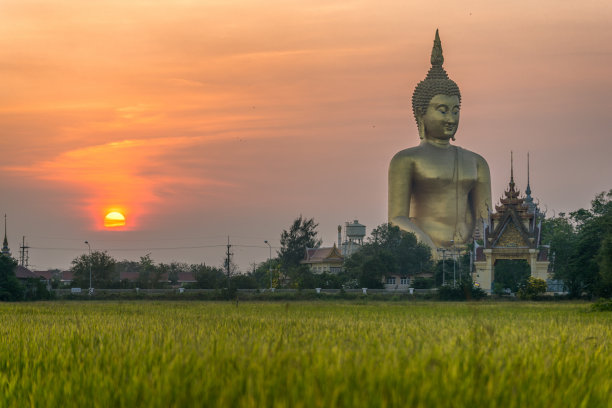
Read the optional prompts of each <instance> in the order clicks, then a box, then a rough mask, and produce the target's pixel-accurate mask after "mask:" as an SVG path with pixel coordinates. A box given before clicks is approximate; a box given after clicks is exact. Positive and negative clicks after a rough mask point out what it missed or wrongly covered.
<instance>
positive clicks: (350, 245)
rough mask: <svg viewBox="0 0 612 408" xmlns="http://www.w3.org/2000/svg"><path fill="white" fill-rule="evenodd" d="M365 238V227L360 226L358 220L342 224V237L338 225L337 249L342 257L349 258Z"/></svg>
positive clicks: (340, 228)
mask: <svg viewBox="0 0 612 408" xmlns="http://www.w3.org/2000/svg"><path fill="white" fill-rule="evenodd" d="M365 236H366V226H365V225H363V224H360V223H359V221H358V220H354V221H353V222H352V223H351V222H348V221H347V222H345V223H344V237H342V226H340V225H338V248H340V252H341V254H342V256H344V257H347V256H351V255H353V254H354V253H355V252H357V251H358V250H359V248H361V246H362V245H363V239H364V238H365ZM343 238H344V239H343Z"/></svg>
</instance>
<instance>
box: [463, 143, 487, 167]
mask: <svg viewBox="0 0 612 408" xmlns="http://www.w3.org/2000/svg"><path fill="white" fill-rule="evenodd" d="M457 149H459V150H460V151H461V153H462V155H463V157H466V158H468V159H470V160H474V161H475V162H477V163H478V164H484V165H487V166H488V164H487V161H486V160H485V158H484V157H482V156H481V155H479V154H478V153H475V152H473V151H471V150H468V149H464V148H463V147H459V146H457Z"/></svg>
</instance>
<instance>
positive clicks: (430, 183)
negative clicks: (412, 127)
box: [412, 152, 478, 188]
mask: <svg viewBox="0 0 612 408" xmlns="http://www.w3.org/2000/svg"><path fill="white" fill-rule="evenodd" d="M452 153H453V154H447V155H441V156H440V157H428V158H425V160H421V161H419V162H417V163H415V166H414V168H413V179H412V181H413V185H418V186H422V187H429V188H435V187H444V186H448V185H450V184H455V185H461V186H464V187H466V188H470V186H472V185H473V184H474V183H475V182H476V180H477V178H478V168H477V165H476V162H475V160H472V159H471V158H470V157H466V156H465V155H464V154H461V152H452Z"/></svg>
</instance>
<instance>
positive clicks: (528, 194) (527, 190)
mask: <svg viewBox="0 0 612 408" xmlns="http://www.w3.org/2000/svg"><path fill="white" fill-rule="evenodd" d="M525 194H527V197H531V187H530V186H529V152H527V188H526V189H525Z"/></svg>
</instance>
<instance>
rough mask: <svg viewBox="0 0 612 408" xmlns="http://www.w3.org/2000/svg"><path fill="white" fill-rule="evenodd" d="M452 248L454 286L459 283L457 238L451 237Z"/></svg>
mask: <svg viewBox="0 0 612 408" xmlns="http://www.w3.org/2000/svg"><path fill="white" fill-rule="evenodd" d="M450 243H451V248H452V252H451V253H452V254H453V288H454V287H455V286H456V285H457V278H456V264H457V254H456V253H455V240H452V239H451V242H450Z"/></svg>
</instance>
